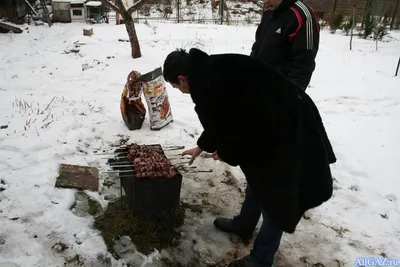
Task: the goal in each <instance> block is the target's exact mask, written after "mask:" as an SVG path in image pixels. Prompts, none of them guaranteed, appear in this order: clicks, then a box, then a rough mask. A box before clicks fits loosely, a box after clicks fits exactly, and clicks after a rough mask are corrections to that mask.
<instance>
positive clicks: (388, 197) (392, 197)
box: [385, 194, 397, 202]
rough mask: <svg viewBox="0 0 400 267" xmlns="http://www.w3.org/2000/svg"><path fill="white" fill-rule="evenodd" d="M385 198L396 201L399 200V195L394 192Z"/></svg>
mask: <svg viewBox="0 0 400 267" xmlns="http://www.w3.org/2000/svg"><path fill="white" fill-rule="evenodd" d="M385 198H386V199H387V200H389V201H390V202H396V201H397V197H396V196H395V195H393V194H388V195H386V196H385Z"/></svg>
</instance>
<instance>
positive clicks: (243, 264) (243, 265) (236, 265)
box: [228, 255, 272, 267]
mask: <svg viewBox="0 0 400 267" xmlns="http://www.w3.org/2000/svg"><path fill="white" fill-rule="evenodd" d="M257 266H260V265H257ZM228 267H256V265H255V264H254V263H253V262H252V261H251V258H250V255H248V256H246V257H244V258H242V259H240V260H234V261H232V262H231V263H229V265H228ZM265 267H272V266H265Z"/></svg>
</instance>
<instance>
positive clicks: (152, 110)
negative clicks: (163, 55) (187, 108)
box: [142, 67, 173, 130]
mask: <svg viewBox="0 0 400 267" xmlns="http://www.w3.org/2000/svg"><path fill="white" fill-rule="evenodd" d="M142 91H143V94H144V97H145V99H146V102H147V107H148V112H149V115H150V129H151V130H160V129H161V128H163V127H165V126H167V125H168V124H169V123H170V122H172V121H173V119H172V113H171V106H170V103H169V99H168V94H167V90H166V88H165V81H164V77H163V76H162V69H161V67H160V68H157V69H155V70H153V71H151V72H149V73H146V74H143V75H142Z"/></svg>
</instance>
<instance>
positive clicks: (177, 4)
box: [176, 0, 181, 23]
mask: <svg viewBox="0 0 400 267" xmlns="http://www.w3.org/2000/svg"><path fill="white" fill-rule="evenodd" d="M176 1H178V2H177V3H176V6H177V8H178V12H177V14H178V23H179V21H180V18H179V17H180V14H179V4H180V2H181V0H176Z"/></svg>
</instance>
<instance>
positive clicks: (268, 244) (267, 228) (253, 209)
mask: <svg viewBox="0 0 400 267" xmlns="http://www.w3.org/2000/svg"><path fill="white" fill-rule="evenodd" d="M261 213H262V215H263V223H262V225H261V228H260V231H259V232H258V234H257V237H256V239H255V240H254V243H253V249H252V250H251V252H250V259H251V261H252V262H254V264H255V267H270V266H272V264H273V263H274V256H275V253H276V252H277V251H278V248H279V245H280V242H281V238H282V234H283V232H282V230H281V229H280V228H279V227H278V226H277V225H275V224H274V223H273V222H272V221H270V220H268V216H267V214H266V213H265V212H264V211H263V210H262V208H261V204H260V203H259V202H258V201H257V199H255V197H254V195H253V194H252V192H251V189H250V187H249V186H248V185H247V187H246V198H245V200H244V202H243V205H242V209H241V211H240V214H239V215H237V216H235V217H234V218H233V220H234V222H235V223H237V225H238V226H239V227H240V228H241V229H246V230H249V232H253V231H254V229H255V227H256V226H257V223H258V221H259V219H260V216H261Z"/></svg>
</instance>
